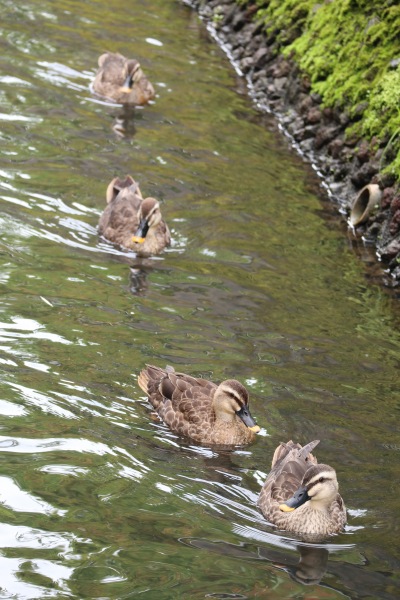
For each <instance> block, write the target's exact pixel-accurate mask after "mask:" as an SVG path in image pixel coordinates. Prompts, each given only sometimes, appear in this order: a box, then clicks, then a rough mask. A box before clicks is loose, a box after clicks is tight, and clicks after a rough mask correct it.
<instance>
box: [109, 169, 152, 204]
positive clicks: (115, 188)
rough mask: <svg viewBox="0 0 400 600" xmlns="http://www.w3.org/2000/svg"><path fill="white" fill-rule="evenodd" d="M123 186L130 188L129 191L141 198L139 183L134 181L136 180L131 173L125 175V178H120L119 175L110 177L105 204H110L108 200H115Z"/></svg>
mask: <svg viewBox="0 0 400 600" xmlns="http://www.w3.org/2000/svg"><path fill="white" fill-rule="evenodd" d="M125 188H130V191H131V192H132V193H133V194H136V195H137V196H139V198H143V196H142V192H141V191H140V188H139V184H138V183H136V181H135V180H134V179H133V177H132V176H131V175H126V177H125V179H121V178H120V177H114V179H112V180H111V181H110V183H109V184H108V187H107V192H106V200H107V204H110V202H112V201H113V200H115V198H116V197H117V196H118V194H119V193H120V191H121V190H123V189H125Z"/></svg>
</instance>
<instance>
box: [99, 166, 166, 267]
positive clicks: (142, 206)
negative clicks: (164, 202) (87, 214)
mask: <svg viewBox="0 0 400 600" xmlns="http://www.w3.org/2000/svg"><path fill="white" fill-rule="evenodd" d="M106 200H107V206H106V208H105V210H104V212H103V214H102V215H101V216H100V219H99V225H98V232H99V234H100V235H101V236H102V237H104V238H105V239H106V240H108V241H110V242H112V243H113V244H117V245H119V246H122V247H123V248H127V249H130V250H134V251H135V252H136V254H137V255H138V256H150V255H152V254H159V253H160V252H161V251H162V250H164V248H166V247H167V246H169V245H170V243H171V234H170V231H169V229H168V225H167V224H166V223H165V221H164V220H163V218H162V215H161V210H160V204H159V202H158V200H156V199H155V198H151V197H149V198H143V196H142V193H141V191H140V188H139V184H138V183H136V181H135V180H134V179H133V177H132V176H131V175H127V176H126V177H125V179H120V178H119V177H114V179H112V180H111V182H110V183H109V184H108V187H107V192H106Z"/></svg>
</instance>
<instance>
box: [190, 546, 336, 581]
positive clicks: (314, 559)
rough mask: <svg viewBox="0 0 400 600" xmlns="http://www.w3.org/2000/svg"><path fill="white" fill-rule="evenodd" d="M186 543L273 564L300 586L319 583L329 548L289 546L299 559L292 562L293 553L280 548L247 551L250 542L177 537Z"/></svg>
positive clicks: (227, 554) (234, 556)
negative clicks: (231, 542) (298, 555)
mask: <svg viewBox="0 0 400 600" xmlns="http://www.w3.org/2000/svg"><path fill="white" fill-rule="evenodd" d="M179 541H180V542H181V543H182V544H185V545H186V546H192V547H195V548H200V549H202V550H206V551H207V552H216V553H218V554H220V555H223V556H229V557H232V558H237V559H239V560H243V559H245V560H257V561H260V560H261V561H262V560H265V561H268V562H270V563H271V564H272V565H273V566H274V567H276V568H278V569H280V570H283V571H286V572H287V573H288V574H289V575H290V577H291V578H292V579H293V580H294V581H296V582H298V583H301V584H303V585H316V584H319V583H320V582H321V580H322V578H323V576H324V575H325V573H326V571H327V567H328V558H329V550H328V547H323V546H311V545H300V544H299V545H297V546H294V547H293V546H292V547H291V549H292V550H293V549H296V550H297V551H298V552H299V553H300V560H299V561H296V562H294V561H293V553H292V552H290V555H289V554H285V553H284V552H283V550H282V549H278V548H275V547H274V546H261V547H257V551H251V550H248V546H249V544H246V543H242V544H237V545H236V544H230V543H229V542H223V541H212V540H206V539H196V538H180V540H179Z"/></svg>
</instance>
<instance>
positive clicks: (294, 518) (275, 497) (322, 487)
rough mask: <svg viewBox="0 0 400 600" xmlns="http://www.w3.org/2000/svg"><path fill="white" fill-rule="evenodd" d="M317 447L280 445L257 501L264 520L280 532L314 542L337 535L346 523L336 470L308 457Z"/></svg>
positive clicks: (315, 442) (312, 444)
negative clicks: (294, 534) (311, 537)
mask: <svg viewBox="0 0 400 600" xmlns="http://www.w3.org/2000/svg"><path fill="white" fill-rule="evenodd" d="M318 444H319V440H315V441H313V442H309V443H308V444H306V445H305V446H303V447H302V446H301V445H300V444H298V443H294V442H293V441H292V440H290V441H289V442H287V443H281V444H280V445H279V446H278V447H277V448H276V450H275V453H274V456H273V459H272V465H271V471H270V473H269V475H268V477H267V479H266V481H265V483H264V485H263V488H262V490H261V493H260V495H259V497H258V501H257V506H258V507H259V509H260V510H261V512H262V514H263V515H264V517H265V518H266V519H267V520H268V521H270V522H271V523H272V524H274V525H276V526H277V527H278V528H279V529H285V530H287V531H291V532H293V533H297V534H301V535H306V536H313V538H314V541H315V539H316V538H318V539H322V538H324V537H327V536H329V535H333V534H336V533H339V532H340V531H342V529H343V527H344V525H345V524H346V508H345V505H344V502H343V499H342V497H341V496H340V494H339V491H338V490H339V484H338V481H337V476H336V472H335V469H333V468H332V467H330V466H329V465H325V464H319V463H318V461H317V459H316V457H315V456H313V455H312V454H311V452H312V450H314V448H315V447H316V446H317V445H318Z"/></svg>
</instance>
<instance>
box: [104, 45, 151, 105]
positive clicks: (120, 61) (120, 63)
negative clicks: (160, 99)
mask: <svg viewBox="0 0 400 600" xmlns="http://www.w3.org/2000/svg"><path fill="white" fill-rule="evenodd" d="M98 65H99V68H98V71H97V73H96V76H95V78H94V81H93V91H94V92H95V93H96V94H98V95H99V96H103V97H104V98H107V99H108V100H112V101H113V102H118V103H119V104H136V105H143V104H147V103H148V102H149V100H152V99H153V98H154V96H155V92H154V88H153V86H152V85H151V83H150V81H149V80H148V79H147V77H146V76H145V74H144V73H143V71H142V68H141V66H140V63H139V61H138V60H136V59H134V58H132V59H128V58H125V56H123V55H122V54H119V53H118V52H116V53H113V52H105V53H104V54H102V55H101V56H100V57H99V59H98Z"/></svg>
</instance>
